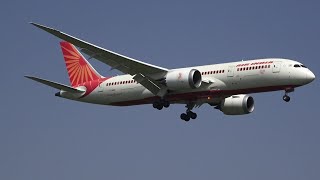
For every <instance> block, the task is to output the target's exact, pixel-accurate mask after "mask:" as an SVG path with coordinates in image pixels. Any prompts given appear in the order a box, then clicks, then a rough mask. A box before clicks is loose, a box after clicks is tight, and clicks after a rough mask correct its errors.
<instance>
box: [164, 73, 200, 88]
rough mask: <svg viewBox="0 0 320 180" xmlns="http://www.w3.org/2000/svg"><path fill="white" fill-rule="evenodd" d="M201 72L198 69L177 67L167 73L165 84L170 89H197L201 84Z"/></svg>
mask: <svg viewBox="0 0 320 180" xmlns="http://www.w3.org/2000/svg"><path fill="white" fill-rule="evenodd" d="M201 81H202V77H201V73H200V71H198V70H196V69H177V70H173V71H170V72H168V73H167V75H166V79H165V84H166V85H167V87H168V88H169V89H170V90H183V89H196V88H198V87H200V86H201Z"/></svg>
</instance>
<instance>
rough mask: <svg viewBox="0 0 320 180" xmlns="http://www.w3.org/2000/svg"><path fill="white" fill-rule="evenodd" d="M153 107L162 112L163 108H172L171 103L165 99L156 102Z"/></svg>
mask: <svg viewBox="0 0 320 180" xmlns="http://www.w3.org/2000/svg"><path fill="white" fill-rule="evenodd" d="M152 106H153V107H154V108H156V109H158V110H161V109H162V108H164V107H165V108H168V107H169V106H170V102H169V101H166V100H164V99H161V100H160V101H155V102H154V103H153V104H152Z"/></svg>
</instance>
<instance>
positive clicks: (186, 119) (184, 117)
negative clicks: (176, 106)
mask: <svg viewBox="0 0 320 180" xmlns="http://www.w3.org/2000/svg"><path fill="white" fill-rule="evenodd" d="M180 118H181V119H182V120H184V121H186V122H188V121H189V120H190V116H188V115H187V114H186V113H182V114H181V115H180Z"/></svg>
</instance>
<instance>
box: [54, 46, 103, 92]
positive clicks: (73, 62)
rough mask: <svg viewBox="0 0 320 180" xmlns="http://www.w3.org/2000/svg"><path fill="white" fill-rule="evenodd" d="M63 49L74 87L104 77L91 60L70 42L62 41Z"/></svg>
mask: <svg viewBox="0 0 320 180" xmlns="http://www.w3.org/2000/svg"><path fill="white" fill-rule="evenodd" d="M60 46H61V50H62V53H63V57H64V60H65V62H66V68H67V71H68V75H69V79H70V84H71V85H72V86H73V87H76V86H78V85H79V84H82V83H84V82H88V81H92V80H96V79H100V78H103V77H102V76H101V75H100V74H99V73H98V72H97V71H96V70H95V69H94V68H93V67H92V66H91V64H89V62H88V61H87V60H86V59H85V58H84V57H83V56H82V54H81V53H80V52H79V51H78V50H77V49H76V48H75V46H74V45H72V44H70V43H69V42H60Z"/></svg>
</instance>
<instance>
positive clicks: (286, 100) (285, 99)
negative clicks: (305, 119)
mask: <svg viewBox="0 0 320 180" xmlns="http://www.w3.org/2000/svg"><path fill="white" fill-rule="evenodd" d="M282 99H283V100H284V101H285V102H289V101H290V96H288V95H284V96H283V97H282Z"/></svg>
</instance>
